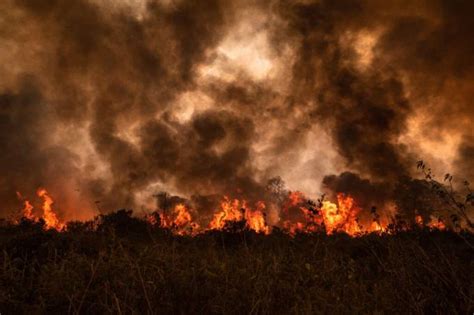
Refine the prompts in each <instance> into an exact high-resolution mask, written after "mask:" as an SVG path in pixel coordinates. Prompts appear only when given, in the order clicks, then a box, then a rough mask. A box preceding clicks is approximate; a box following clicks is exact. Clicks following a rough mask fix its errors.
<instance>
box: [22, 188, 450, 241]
mask: <svg viewBox="0 0 474 315" xmlns="http://www.w3.org/2000/svg"><path fill="white" fill-rule="evenodd" d="M17 195H18V198H19V199H20V200H21V201H22V203H23V209H22V216H23V217H24V218H26V219H29V220H33V221H38V219H39V218H38V217H37V216H35V214H34V211H33V210H34V207H33V205H32V204H31V203H30V201H29V200H26V199H24V198H23V197H22V196H21V194H20V193H17ZM37 196H38V197H40V198H41V199H42V206H41V210H42V212H43V215H42V217H41V218H42V219H43V220H44V222H45V228H47V229H56V230H58V231H59V230H62V229H63V228H64V227H66V224H65V223H63V222H61V221H60V219H59V218H58V216H57V214H56V212H55V211H54V209H53V207H52V206H53V204H54V200H53V198H52V197H51V195H50V194H49V193H48V191H47V190H46V189H44V188H40V189H38V191H37ZM267 209H268V207H267V204H266V203H265V202H264V201H257V202H256V203H255V204H254V206H253V207H252V206H250V205H249V203H248V202H247V201H246V200H239V199H231V198H229V197H227V196H224V197H223V199H222V201H221V203H220V205H219V207H218V208H217V209H216V211H214V214H213V216H212V219H211V220H210V222H209V223H208V224H203V225H200V224H198V223H197V222H196V220H195V218H194V217H193V213H196V211H195V210H194V209H193V208H191V207H190V206H189V205H187V204H185V203H179V204H176V205H175V206H174V207H173V208H171V209H167V210H163V209H161V210H159V211H158V212H155V213H154V214H153V215H148V216H147V220H148V222H149V223H150V224H151V225H159V226H160V227H162V228H165V229H170V230H171V231H172V232H173V233H176V234H178V235H196V234H198V233H203V232H206V231H209V230H226V229H228V228H232V227H233V226H234V227H236V228H239V229H240V228H245V229H247V230H252V231H254V232H257V233H262V234H270V232H271V229H272V228H271V226H269V225H268V223H267ZM361 213H362V209H361V208H360V207H359V206H358V205H357V202H356V201H355V200H354V198H353V197H352V196H350V195H346V194H342V193H339V194H337V196H336V201H335V202H331V201H329V200H324V201H321V202H320V203H319V204H318V205H316V204H315V203H313V202H311V201H309V200H308V199H307V198H306V197H305V196H304V195H303V194H302V193H301V192H298V191H295V192H289V193H288V195H287V197H286V200H285V201H283V202H282V205H281V210H280V212H279V221H278V222H277V223H276V224H275V226H278V227H279V228H281V229H282V230H283V231H286V232H287V233H289V234H290V235H295V234H296V233H311V232H325V233H326V234H328V235H330V234H334V233H339V232H343V233H346V234H348V235H351V236H357V235H362V234H364V233H386V232H387V231H388V229H387V227H388V219H386V220H385V221H384V222H381V220H380V216H379V215H378V214H377V213H376V212H375V210H374V211H373V212H372V215H373V219H372V221H370V220H369V222H367V221H366V222H365V223H361V221H360V218H359V216H360V215H361ZM366 219H367V218H366ZM414 220H415V223H416V224H417V225H418V226H420V227H423V226H425V224H424V222H423V218H422V217H421V216H420V215H416V216H415V218H414ZM233 224H236V225H233ZM206 226H207V227H206ZM426 226H427V227H429V228H431V229H439V230H444V229H446V224H445V223H444V222H443V220H442V219H441V218H432V219H431V221H430V222H429V223H427V224H426Z"/></svg>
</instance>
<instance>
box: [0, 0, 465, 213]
mask: <svg viewBox="0 0 474 315" xmlns="http://www.w3.org/2000/svg"><path fill="white" fill-rule="evenodd" d="M473 9H474V4H471V3H470V2H467V1H451V0H436V1H417V2H412V1H404V0H397V1H384V2H380V1H372V0H343V1H329V0H314V1H311V0H292V1H290V0H281V1H276V0H274V1H272V0H261V1H229V0H202V1H187V0H166V1H165V0H136V1H131V0H121V1H107V0H69V1H63V0H54V1H41V0H6V1H2V3H1V4H0V12H1V13H0V40H1V42H2V43H3V44H2V45H1V47H0V71H1V73H2V75H1V76H0V149H1V152H2V154H1V155H0V168H1V176H0V180H1V185H0V198H1V199H2V200H3V204H2V213H4V214H5V215H6V214H9V213H12V212H13V211H15V210H16V209H18V204H19V203H18V200H17V195H16V192H20V193H21V194H23V195H26V196H34V194H35V191H36V190H37V189H38V188H39V187H47V188H48V190H49V191H50V193H51V194H52V195H53V196H55V199H56V200H57V201H56V202H57V206H58V208H60V209H62V211H63V213H62V214H61V215H62V216H64V217H66V218H68V219H78V218H79V219H80V218H87V217H90V216H91V215H93V214H95V213H97V212H104V211H110V210H115V209H118V208H134V209H141V208H145V209H150V208H153V207H155V206H156V203H155V202H156V198H155V197H153V196H154V195H155V194H156V193H158V192H160V191H168V192H170V193H171V194H172V195H177V196H178V195H179V196H182V197H183V198H187V199H186V200H189V201H190V202H193V203H194V204H195V207H196V208H197V209H201V208H202V209H205V208H206V207H207V206H208V205H212V204H213V202H214V201H213V200H214V199H213V197H212V196H222V195H231V196H241V197H244V198H245V199H247V200H251V201H256V200H259V199H265V198H272V197H271V193H270V192H269V191H268V189H267V182H268V181H269V180H271V179H272V178H275V177H276V176H281V177H282V178H283V179H284V180H285V182H286V184H287V185H288V187H289V188H290V189H292V190H301V191H303V192H304V193H306V194H307V195H309V196H311V197H316V196H318V195H319V193H321V192H329V193H330V194H331V193H336V192H344V193H350V194H352V195H353V196H354V197H355V198H356V200H358V201H359V202H360V204H361V205H363V206H364V207H370V206H374V205H375V206H383V205H386V204H387V202H389V201H390V200H393V199H395V195H396V192H397V191H398V192H399V191H400V187H401V186H403V184H401V183H407V181H409V180H410V177H412V176H415V175H416V170H415V166H416V165H415V162H416V160H417V159H425V160H428V161H429V162H430V163H431V164H432V166H433V169H437V168H438V169H439V171H440V172H453V173H455V175H456V174H457V175H458V178H459V179H467V180H474V177H473V176H474V175H473V171H472V170H473V167H472V161H473V146H474V143H473V137H472V135H473V134H474V127H473V126H474V123H473V117H474V110H473V108H474V106H472V100H473V99H474V88H473V87H472V84H470V82H472V80H473V79H474V77H473V73H474V71H473V70H474V58H473V57H472V56H473V55H474V43H473V41H472V40H471V38H472V35H473V34H471V33H472V32H474V31H473V30H474V25H473V24H474V21H473V19H472V17H471V16H470V12H472V10H473ZM337 174H339V175H337ZM397 189H398V190H397ZM175 198H178V199H176V200H181V199H179V198H181V197H175ZM183 200H184V199H183ZM202 211H205V210H202Z"/></svg>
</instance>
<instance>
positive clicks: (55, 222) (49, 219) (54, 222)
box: [36, 188, 64, 230]
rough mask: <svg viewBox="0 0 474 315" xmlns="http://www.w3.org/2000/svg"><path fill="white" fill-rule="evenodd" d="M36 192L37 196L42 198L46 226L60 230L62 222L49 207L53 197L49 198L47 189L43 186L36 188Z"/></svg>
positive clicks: (62, 225)
mask: <svg viewBox="0 0 474 315" xmlns="http://www.w3.org/2000/svg"><path fill="white" fill-rule="evenodd" d="M36 194H37V195H38V197H41V198H43V207H42V209H43V219H44V222H45V223H46V228H50V229H56V230H61V229H62V228H63V227H64V224H62V223H61V222H60V221H59V219H58V217H57V216H56V213H55V212H54V211H53V209H52V208H51V206H52V205H53V203H54V200H53V198H51V196H50V195H49V194H48V191H47V190H46V189H44V188H40V189H38V191H37V192H36Z"/></svg>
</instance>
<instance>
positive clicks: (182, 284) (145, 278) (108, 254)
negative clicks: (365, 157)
mask: <svg viewBox="0 0 474 315" xmlns="http://www.w3.org/2000/svg"><path fill="white" fill-rule="evenodd" d="M0 236H1V245H2V264H1V268H0V272H1V274H0V281H1V282H0V312H1V313H2V314H11V313H28V314H34V313H85V314H86V313H87V314H95V313H118V314H146V313H159V314H195V313H202V314H210V313H216V314H292V313H297V314H309V313H311V314H312V313H403V314H406V313H441V314H448V313H450V314H456V313H459V314H469V313H472V311H473V310H474V259H473V258H474V250H473V248H472V247H470V245H469V243H471V244H472V243H474V237H473V235H471V234H465V235H463V238H461V237H460V236H459V235H457V234H454V233H450V232H439V231H428V230H416V231H411V232H403V233H399V234H397V235H392V236H377V235H367V236H364V237H360V238H356V239H352V238H349V237H348V236H346V235H334V236H325V235H298V236H296V237H295V238H290V237H288V236H286V235H284V234H282V233H278V231H277V232H276V233H273V234H272V235H270V236H262V235H257V234H254V233H251V232H249V231H241V232H237V233H225V232H215V233H209V234H205V235H201V236H198V237H195V238H189V237H176V236H173V235H170V234H169V233H168V232H167V231H164V230H161V229H153V228H151V227H150V226H147V224H146V223H145V222H142V221H140V220H137V219H132V218H128V219H125V220H118V221H117V220H115V221H114V220H113V218H112V220H109V221H107V223H103V225H102V226H100V227H99V228H98V229H96V230H92V229H89V228H88V227H87V225H86V224H84V225H83V224H78V225H76V226H75V227H74V228H71V230H70V231H69V232H64V233H57V232H55V231H47V232H44V231H43V230H42V229H41V226H40V225H37V224H36V225H35V224H32V223H31V222H23V224H22V225H20V226H6V227H3V228H1V230H0ZM468 242H469V243H468Z"/></svg>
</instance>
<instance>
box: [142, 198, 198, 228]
mask: <svg viewBox="0 0 474 315" xmlns="http://www.w3.org/2000/svg"><path fill="white" fill-rule="evenodd" d="M148 222H149V223H150V224H151V225H156V224H157V223H158V220H157V219H156V217H155V216H153V215H152V216H148ZM160 226H161V227H163V228H167V229H172V230H173V231H174V232H176V233H177V234H179V235H184V234H195V233H196V232H197V231H198V229H199V225H198V224H197V223H195V222H193V219H192V216H191V213H190V212H189V209H188V207H187V206H186V205H184V204H181V203H180V204H177V205H176V206H175V207H174V208H173V211H172V213H171V214H170V215H167V214H166V213H164V212H162V213H161V215H160Z"/></svg>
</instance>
